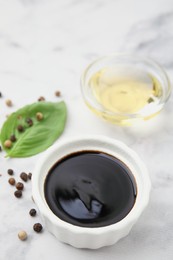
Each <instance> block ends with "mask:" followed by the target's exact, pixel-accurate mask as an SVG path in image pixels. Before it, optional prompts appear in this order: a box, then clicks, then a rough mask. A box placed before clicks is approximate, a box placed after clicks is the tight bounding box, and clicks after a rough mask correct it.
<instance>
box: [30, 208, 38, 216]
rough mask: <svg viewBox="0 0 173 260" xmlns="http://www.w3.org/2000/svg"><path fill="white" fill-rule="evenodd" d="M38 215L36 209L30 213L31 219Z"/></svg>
mask: <svg viewBox="0 0 173 260" xmlns="http://www.w3.org/2000/svg"><path fill="white" fill-rule="evenodd" d="M36 214H37V211H36V210H35V209H31V210H30V211H29V215H30V216H31V217H35V215H36Z"/></svg>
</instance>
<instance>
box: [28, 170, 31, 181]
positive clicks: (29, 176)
mask: <svg viewBox="0 0 173 260" xmlns="http://www.w3.org/2000/svg"><path fill="white" fill-rule="evenodd" d="M31 178H32V173H31V172H29V173H28V179H29V180H31Z"/></svg>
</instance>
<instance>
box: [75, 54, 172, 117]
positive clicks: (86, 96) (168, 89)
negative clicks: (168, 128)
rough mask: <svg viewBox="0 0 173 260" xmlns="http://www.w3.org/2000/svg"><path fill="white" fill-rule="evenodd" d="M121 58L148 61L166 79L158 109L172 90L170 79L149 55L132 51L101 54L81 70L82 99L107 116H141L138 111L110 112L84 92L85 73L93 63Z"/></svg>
mask: <svg viewBox="0 0 173 260" xmlns="http://www.w3.org/2000/svg"><path fill="white" fill-rule="evenodd" d="M116 57H117V58H121V57H122V58H123V57H127V58H135V59H137V60H139V61H141V62H143V63H146V64H147V63H148V64H149V65H151V66H153V67H155V68H156V69H157V70H158V71H160V73H159V74H162V76H163V77H164V79H165V81H166V84H167V92H166V95H165V98H164V99H162V100H161V102H159V104H157V105H156V106H155V107H158V111H159V110H160V109H159V106H160V105H164V104H165V103H166V102H167V100H168V99H169V97H170V95H171V91H172V86H171V82H170V79H169V77H168V75H167V73H166V71H165V70H164V68H163V67H162V66H161V65H160V64H159V63H158V62H157V61H155V60H154V59H153V58H150V57H142V56H141V55H137V54H134V53H126V52H120V53H112V54H109V55H105V56H102V57H99V58H97V59H95V60H94V61H93V62H91V63H90V64H89V65H88V66H87V67H86V68H85V69H84V71H83V73H82V75H81V78H80V86H81V93H82V96H83V99H84V101H85V102H86V104H87V105H89V106H91V107H92V108H94V109H95V110H96V111H99V112H101V113H103V114H106V115H109V116H120V117H127V118H128V119H134V118H141V114H140V112H135V113H118V112H111V111H110V110H108V109H105V108H102V107H100V106H99V105H98V104H97V102H94V101H93V100H91V99H90V98H89V96H88V95H87V94H86V91H85V87H86V84H85V78H86V75H87V73H88V71H89V70H90V69H91V68H92V66H94V65H95V64H99V63H100V62H103V61H106V60H110V59H111V58H116ZM158 111H157V110H156V111H155V113H157V112H158ZM152 114H153V113H151V114H148V115H147V117H148V116H150V115H152Z"/></svg>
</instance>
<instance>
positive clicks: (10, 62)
mask: <svg viewBox="0 0 173 260" xmlns="http://www.w3.org/2000/svg"><path fill="white" fill-rule="evenodd" d="M117 51H134V52H136V53H140V54H144V55H149V56H151V57H153V58H155V59H157V60H158V61H159V62H160V63H161V64H162V65H164V66H165V68H166V70H167V72H168V73H169V76H170V78H173V1H172V0H152V1H150V0H145V1H139V0H129V1H125V0H88V1H84V0H6V1H3V0H0V91H1V92H2V93H3V96H4V97H3V98H2V99H0V124H2V123H3V121H4V119H5V116H6V114H9V113H11V111H13V110H16V109H17V108H19V107H20V106H23V105H24V104H26V103H32V102H34V101H35V100H37V98H38V97H39V96H40V95H43V96H45V97H46V99H47V100H51V101H56V100H57V98H56V97H55V96H54V91H55V90H57V89H58V90H61V91H62V95H63V99H64V100H65V101H66V103H67V106H68V121H67V126H66V129H65V132H64V134H63V135H62V136H61V139H63V138H66V137H69V136H74V135H78V134H79V133H80V134H104V135H107V136H110V137H112V138H117V139H120V140H122V141H124V142H125V143H126V144H127V145H129V146H130V147H131V148H133V149H134V150H135V151H136V152H138V153H139V154H140V156H141V157H142V158H143V160H144V162H145V163H146V165H147V166H148V168H149V170H150V176H151V180H152V185H153V187H152V192H151V200H150V204H149V207H148V208H147V210H146V211H145V212H144V214H143V215H142V217H141V218H140V220H139V221H138V223H137V224H136V225H135V227H134V228H133V229H132V231H131V232H130V234H129V235H128V236H127V237H126V238H124V239H122V240H121V241H119V242H118V243H117V244H116V245H114V246H112V247H108V248H102V249H100V250H96V251H90V250H78V249H75V248H72V247H71V246H67V245H65V244H62V243H60V242H58V241H57V240H56V239H55V238H54V237H53V236H52V235H51V234H49V233H48V232H47V231H46V230H44V232H43V233H42V234H36V233H34V231H32V225H33V223H34V222H37V221H38V222H39V221H40V218H39V216H38V217H37V218H36V219H33V218H31V217H30V216H29V215H28V210H29V209H30V208H31V207H33V205H34V204H33V202H32V200H31V183H30V184H27V185H26V189H25V193H24V198H23V199H22V200H17V199H16V198H15V197H14V196H13V188H12V187H10V185H9V184H8V176H7V174H6V170H7V169H8V168H13V169H14V170H15V176H16V178H18V177H17V176H18V175H19V173H20V172H21V171H31V172H32V170H33V168H34V166H35V164H36V162H37V161H38V159H39V158H40V156H41V154H40V155H37V156H35V157H32V158H27V159H5V158H4V153H0V173H1V174H2V176H1V177H0V260H31V259H32V260H37V259H42V260H47V259H51V260H54V259H61V260H67V259H71V260H81V259H82V260H88V259H90V260H93V259H94V260H98V259H99V260H105V259H110V260H113V259H118V260H126V259H127V260H138V259H140V260H146V259H149V260H172V259H173V166H172V165H173V99H172V98H171V99H170V100H169V103H168V104H167V105H166V107H165V110H164V111H163V112H162V113H161V114H160V115H159V116H158V117H156V118H154V119H153V120H152V121H148V122H147V123H145V124H142V125H140V126H138V127H131V128H120V127H117V126H112V125H109V124H107V123H105V122H103V121H101V120H100V119H98V118H97V117H95V116H94V115H93V114H92V113H91V112H90V111H89V110H88V109H87V108H86V106H85V105H84V104H83V101H82V98H81V94H80V83H79V79H80V75H81V72H82V71H83V69H84V68H85V66H86V65H87V64H88V63H90V62H91V61H92V60H93V59H95V58H97V57H98V56H101V55H105V54H109V53H112V52H117ZM6 98H10V99H12V100H13V102H14V107H13V108H7V107H6V105H5V99H6ZM20 229H25V230H26V231H27V232H28V234H29V238H28V240H27V241H26V242H21V241H19V240H18V238H17V233H18V231H19V230H20Z"/></svg>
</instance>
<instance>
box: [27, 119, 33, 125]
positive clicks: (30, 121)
mask: <svg viewBox="0 0 173 260" xmlns="http://www.w3.org/2000/svg"><path fill="white" fill-rule="evenodd" d="M26 122H27V124H28V125H29V126H32V125H33V121H32V119H31V118H27V119H26Z"/></svg>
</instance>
